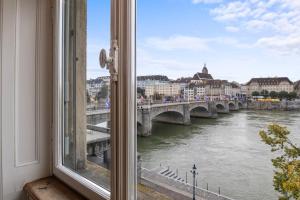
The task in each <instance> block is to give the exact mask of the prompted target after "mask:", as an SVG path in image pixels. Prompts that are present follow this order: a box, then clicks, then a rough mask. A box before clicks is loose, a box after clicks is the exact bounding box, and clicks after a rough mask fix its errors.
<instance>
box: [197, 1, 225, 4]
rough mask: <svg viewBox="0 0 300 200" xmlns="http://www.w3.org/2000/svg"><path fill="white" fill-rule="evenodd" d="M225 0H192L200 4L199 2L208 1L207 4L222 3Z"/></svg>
mask: <svg viewBox="0 0 300 200" xmlns="http://www.w3.org/2000/svg"><path fill="white" fill-rule="evenodd" d="M222 1H223V0H192V2H193V4H198V3H206V4H211V3H221V2H222Z"/></svg>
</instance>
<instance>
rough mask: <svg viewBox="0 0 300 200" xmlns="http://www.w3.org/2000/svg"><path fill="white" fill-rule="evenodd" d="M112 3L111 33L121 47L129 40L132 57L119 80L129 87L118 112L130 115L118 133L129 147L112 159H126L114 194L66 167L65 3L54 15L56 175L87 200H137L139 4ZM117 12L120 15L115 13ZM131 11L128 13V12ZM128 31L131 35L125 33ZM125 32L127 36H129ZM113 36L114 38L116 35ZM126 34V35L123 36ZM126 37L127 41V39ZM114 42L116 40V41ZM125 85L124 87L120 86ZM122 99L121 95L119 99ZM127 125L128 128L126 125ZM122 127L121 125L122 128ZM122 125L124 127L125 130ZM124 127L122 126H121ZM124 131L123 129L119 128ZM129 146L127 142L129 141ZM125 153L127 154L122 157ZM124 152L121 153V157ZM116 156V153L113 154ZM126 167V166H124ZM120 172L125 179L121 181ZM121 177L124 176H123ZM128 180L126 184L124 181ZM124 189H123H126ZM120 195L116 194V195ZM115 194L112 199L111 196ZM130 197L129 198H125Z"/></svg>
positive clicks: (57, 4)
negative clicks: (137, 13) (137, 46)
mask: <svg viewBox="0 0 300 200" xmlns="http://www.w3.org/2000/svg"><path fill="white" fill-rule="evenodd" d="M111 2H112V10H111V15H112V17H111V18H112V25H111V26H112V28H111V31H112V32H115V33H114V34H115V35H116V37H117V38H120V40H122V41H121V42H122V43H121V42H120V43H121V44H124V43H123V41H124V40H126V41H127V42H125V43H126V45H123V46H121V47H120V52H121V53H123V54H124V55H125V54H126V55H130V56H129V59H123V60H121V59H120V60H121V61H119V66H121V65H122V66H123V67H124V66H126V69H127V70H126V71H125V73H119V79H120V78H122V81H125V83H126V86H125V87H126V89H127V90H126V91H127V95H125V96H122V97H121V98H118V102H117V103H118V104H120V102H128V104H127V105H125V106H120V107H121V109H120V110H118V111H117V112H118V113H124V112H125V110H126V112H127V115H126V117H125V118H124V119H121V121H122V122H119V121H118V123H120V124H121V125H123V127H124V128H125V127H126V128H125V129H126V130H124V129H123V130H122V129H121V131H119V132H120V133H117V134H119V135H124V133H126V137H125V138H123V141H117V143H116V144H119V142H123V143H124V144H126V145H125V146H124V148H126V149H125V151H124V149H123V150H121V151H120V150H119V152H115V154H116V155H117V158H116V157H115V158H114V155H112V159H115V160H116V159H117V160H118V161H113V162H118V164H115V166H119V165H120V163H119V162H120V160H124V159H120V156H122V157H124V156H125V157H126V160H125V162H123V161H121V162H122V163H121V166H120V167H114V164H113V168H112V170H111V177H113V178H111V191H112V193H111V192H109V191H108V190H106V189H104V188H102V187H101V186H98V185H97V184H95V183H93V182H92V181H90V180H88V179H86V178H84V177H82V176H80V175H79V174H77V173H75V172H74V171H72V170H70V169H68V168H67V167H65V166H63V164H62V159H63V158H62V138H63V137H62V134H63V132H62V130H63V129H62V122H63V119H62V116H63V115H62V110H63V95H62V91H63V79H62V77H63V76H62V69H63V63H62V56H63V54H62V53H63V48H62V45H63V1H62V0H54V5H53V6H54V9H53V11H54V13H53V17H54V20H53V28H54V31H53V32H54V36H53V37H54V40H53V41H54V44H53V46H54V48H53V50H54V68H55V69H54V95H53V96H54V105H53V139H52V142H53V145H52V146H53V148H54V149H53V169H52V171H53V174H54V175H55V176H56V177H58V178H59V179H61V180H62V181H64V182H65V183H66V184H68V185H69V186H71V187H72V188H74V189H75V190H76V191H78V192H79V193H81V194H83V195H84V196H85V197H87V198H89V199H110V198H111V197H112V199H113V200H125V198H124V197H125V196H126V199H127V200H135V199H137V190H136V189H137V187H136V183H137V181H136V71H135V63H136V61H135V26H136V19H135V10H136V2H135V0H111ZM113 10H114V11H116V12H113ZM126 11H127V12H126ZM120 16H121V18H122V16H123V17H125V23H123V22H124V21H122V22H120V20H119V19H120ZM124 30H126V31H127V34H126V33H125V34H124V35H123V33H124ZM126 31H125V32H126ZM114 34H112V35H114ZM121 34H122V35H121ZM124 36H125V37H124ZM112 39H113V38H112ZM119 84H122V83H119ZM116 92H117V94H120V89H119V90H118V91H116ZM119 96H121V95H119ZM124 123H125V124H124ZM118 125H119V124H118ZM121 125H120V126H121ZM121 127H122V126H121ZM118 130H120V128H118ZM124 139H125V140H126V142H125V140H124ZM112 142H113V141H112ZM122 151H123V152H125V153H123V154H122ZM120 152H121V153H120ZM112 154H114V153H112ZM124 163H126V165H125V164H124ZM122 168H125V171H122ZM116 172H118V174H120V172H121V174H123V175H121V176H122V177H117V176H116V174H117V173H116ZM119 176H120V175H119ZM123 176H124V177H123ZM124 178H126V179H125V181H124ZM121 181H122V183H124V186H122V185H121V186H120V185H119V184H116V183H119V182H121ZM122 187H123V188H122ZM115 193H116V194H115ZM111 194H112V195H111ZM125 194H126V195H125Z"/></svg>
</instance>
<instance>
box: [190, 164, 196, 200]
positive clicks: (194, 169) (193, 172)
mask: <svg viewBox="0 0 300 200" xmlns="http://www.w3.org/2000/svg"><path fill="white" fill-rule="evenodd" d="M196 170H197V168H196V165H195V164H194V166H193V168H192V170H191V173H192V174H193V200H196V175H198V172H196Z"/></svg>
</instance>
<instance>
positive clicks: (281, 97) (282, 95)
mask: <svg viewBox="0 0 300 200" xmlns="http://www.w3.org/2000/svg"><path fill="white" fill-rule="evenodd" d="M278 97H279V98H280V99H287V98H288V97H289V93H288V92H286V91H281V92H279V93H278Z"/></svg>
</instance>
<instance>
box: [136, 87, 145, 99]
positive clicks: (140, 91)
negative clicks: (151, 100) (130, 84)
mask: <svg viewBox="0 0 300 200" xmlns="http://www.w3.org/2000/svg"><path fill="white" fill-rule="evenodd" d="M136 92H137V94H138V95H140V96H143V97H144V96H145V89H143V88H140V87H138V88H137V89H136Z"/></svg>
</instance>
